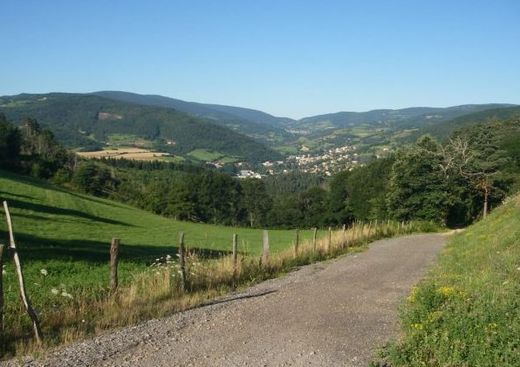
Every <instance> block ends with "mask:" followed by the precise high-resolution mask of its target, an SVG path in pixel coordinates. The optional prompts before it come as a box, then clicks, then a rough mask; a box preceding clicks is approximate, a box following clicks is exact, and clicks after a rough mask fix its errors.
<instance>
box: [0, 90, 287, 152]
mask: <svg viewBox="0 0 520 367" xmlns="http://www.w3.org/2000/svg"><path fill="white" fill-rule="evenodd" d="M0 112H3V113H5V115H6V116H7V118H8V120H11V121H13V122H20V121H21V120H22V119H23V118H25V117H32V118H36V119H37V120H38V121H39V122H40V124H41V125H42V126H44V127H48V128H49V129H50V130H51V131H53V132H54V134H55V135H56V137H57V138H58V140H59V141H60V142H62V143H63V144H65V145H67V146H68V147H73V148H81V147H89V146H91V147H92V146H97V147H100V146H104V145H106V144H107V143H111V142H113V141H117V142H118V143H119V144H123V145H124V143H126V144H127V145H140V146H144V147H151V148H155V149H160V150H162V151H167V152H170V153H174V154H178V155H187V154H188V153H190V152H191V151H193V150H196V149H206V150H209V151H214V152H218V153H221V154H222V155H227V156H229V157H235V158H237V159H240V160H246V161H251V162H259V161H263V160H271V159H279V158H280V155H279V153H277V152H275V151H273V150H271V149H269V148H267V147H266V146H264V145H263V144H261V143H259V142H257V141H255V140H253V139H252V138H250V137H247V136H245V135H242V134H239V133H237V132H235V131H233V130H231V129H229V128H227V127H223V126H218V125H215V124H213V123H211V122H210V121H208V120H206V119H201V118H197V117H193V116H191V115H188V114H186V113H184V112H180V111H177V110H174V109H171V108H166V107H156V106H143V105H138V104H135V103H128V102H122V101H116V100H113V99H109V98H104V97H100V96H96V95H92V94H66V93H49V94H39V95H30V94H20V95H18V96H12V97H1V98H0Z"/></svg>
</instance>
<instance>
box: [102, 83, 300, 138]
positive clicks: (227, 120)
mask: <svg viewBox="0 0 520 367" xmlns="http://www.w3.org/2000/svg"><path fill="white" fill-rule="evenodd" d="M93 94H95V95H98V96H102V97H106V98H110V99H113V100H117V101H123V102H131V103H137V104H140V105H144V106H157V107H166V108H172V109H175V110H177V111H181V112H185V113H188V114H190V115H193V116H197V117H202V118H206V119H208V120H210V121H212V122H213V123H215V124H217V125H221V126H226V127H228V128H230V129H233V130H235V131H237V132H240V133H243V134H246V135H248V136H251V137H254V138H255V139H258V140H260V141H262V142H266V143H269V144H276V143H280V142H282V141H285V140H288V139H291V138H294V136H293V135H292V134H290V133H289V132H287V131H286V130H285V129H283V127H282V125H281V124H282V123H283V122H287V121H291V119H288V118H284V117H275V116H272V115H269V114H267V113H265V112H261V111H257V110H253V109H248V108H240V107H231V106H222V105H215V104H204V103H197V102H186V101H182V100H180V99H174V98H169V97H163V96H157V95H142V94H136V93H128V92H121V91H101V92H95V93H93Z"/></svg>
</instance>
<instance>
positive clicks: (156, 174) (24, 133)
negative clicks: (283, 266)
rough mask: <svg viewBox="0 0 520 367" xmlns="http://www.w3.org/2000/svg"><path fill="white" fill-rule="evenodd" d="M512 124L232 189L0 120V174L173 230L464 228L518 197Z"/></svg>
mask: <svg viewBox="0 0 520 367" xmlns="http://www.w3.org/2000/svg"><path fill="white" fill-rule="evenodd" d="M519 141H520V120H518V119H512V120H508V121H503V122H494V123H488V124H481V125H476V126H472V127H469V128H465V129H462V130H459V131H457V132H455V133H454V134H453V135H452V136H451V137H450V138H449V139H447V140H446V141H445V142H444V143H443V144H441V143H439V142H437V141H435V140H434V139H433V138H431V137H429V136H423V137H421V138H419V139H418V140H417V141H416V142H415V144H412V145H410V146H407V147H404V148H402V149H400V150H399V151H398V152H396V153H395V154H394V155H392V156H390V157H388V158H384V159H378V160H374V161H373V162H371V163H369V164H367V165H365V166H362V167H358V168H355V169H353V170H351V171H345V172H341V173H339V174H337V175H336V176H334V177H332V178H328V179H326V180H325V179H324V178H321V177H319V176H316V175H311V174H302V173H290V174H286V175H279V176H270V177H267V178H265V179H262V180H260V179H245V180H238V179H236V178H234V177H232V176H230V175H228V174H226V173H223V172H218V171H216V170H211V169H207V168H204V167H197V166H191V165H183V164H173V163H164V162H138V161H128V160H114V159H112V160H110V159H107V160H102V161H93V160H85V159H80V158H78V157H77V156H76V155H75V154H73V153H71V152H69V151H67V150H66V149H64V148H63V147H61V146H60V145H59V144H58V143H57V142H56V140H55V139H54V136H53V135H52V133H51V132H50V131H48V130H46V129H42V128H41V127H40V125H39V124H38V122H37V121H36V120H34V119H26V120H24V121H23V123H22V124H21V126H20V127H16V126H14V125H13V124H11V123H9V122H8V121H7V120H6V118H5V116H3V115H1V114H0V168H2V169H8V170H14V171H17V172H22V173H25V174H29V175H32V176H34V177H39V178H43V179H49V180H52V181H53V182H55V183H57V184H60V185H64V186H66V187H68V188H71V189H74V190H78V191H82V192H86V193H89V194H93V195H97V196H101V197H108V198H111V199H114V200H117V201H120V202H123V203H128V204H131V205H134V206H137V207H140V208H143V209H146V210H149V211H151V212H154V213H157V214H161V215H164V216H167V217H171V218H176V219H179V220H188V221H194V222H204V223H215V224H225V225H237V226H238V225H240V226H252V227H280V228H295V227H298V228H310V227H314V226H318V227H323V226H339V225H342V224H349V223H352V222H353V221H356V220H359V221H370V220H386V219H395V220H400V221H407V220H425V221H431V222H435V223H437V224H439V225H444V226H449V227H458V226H465V225H467V224H469V223H471V222H473V221H474V220H475V219H477V218H478V217H480V216H482V215H485V214H486V213H487V211H489V210H491V209H492V208H494V207H495V206H496V205H497V204H498V203H500V202H501V200H503V198H504V197H505V196H506V195H507V194H508V193H510V192H512V191H516V190H517V189H518V188H519V182H520V181H519V173H520V145H519V144H518V142H519Z"/></svg>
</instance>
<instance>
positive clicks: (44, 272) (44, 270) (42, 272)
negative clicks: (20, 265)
mask: <svg viewBox="0 0 520 367" xmlns="http://www.w3.org/2000/svg"><path fill="white" fill-rule="evenodd" d="M40 274H41V275H43V276H44V277H46V276H47V275H49V273H48V272H47V269H40Z"/></svg>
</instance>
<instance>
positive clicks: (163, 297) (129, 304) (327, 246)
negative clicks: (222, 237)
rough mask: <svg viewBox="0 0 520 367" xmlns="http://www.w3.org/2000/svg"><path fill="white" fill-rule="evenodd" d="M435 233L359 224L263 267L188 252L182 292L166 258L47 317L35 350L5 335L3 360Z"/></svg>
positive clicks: (20, 336) (25, 337)
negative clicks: (395, 239)
mask: <svg viewBox="0 0 520 367" xmlns="http://www.w3.org/2000/svg"><path fill="white" fill-rule="evenodd" d="M431 229H432V228H431V226H429V227H428V225H427V226H426V227H425V226H424V225H423V224H419V223H407V224H404V223H395V222H386V223H383V224H379V225H374V224H366V223H365V224H363V223H356V224H354V225H353V226H352V227H350V228H349V229H347V230H345V231H343V230H339V231H333V232H331V233H330V239H329V235H326V236H323V237H322V238H321V239H318V240H317V242H316V244H315V245H314V244H313V243H312V241H306V242H303V243H301V244H300V245H299V247H298V252H297V253H296V252H295V250H294V248H288V249H287V250H284V251H282V252H279V253H276V254H274V255H271V257H270V258H269V261H268V263H264V264H262V263H261V261H260V259H259V257H258V256H250V255H247V254H241V255H239V256H238V261H237V263H236V265H235V264H234V262H233V258H232V256H225V257H222V258H220V259H216V260H201V259H199V258H198V256H197V255H196V254H194V253H188V256H187V261H186V264H187V265H186V266H187V289H186V291H182V288H181V284H180V277H179V265H178V262H177V261H174V260H173V259H172V258H162V259H160V261H158V262H156V263H154V264H152V266H151V267H150V268H149V269H148V270H147V271H146V272H144V273H141V274H136V275H135V276H134V279H133V281H132V282H131V285H129V286H128V287H122V288H119V289H118V291H117V292H116V293H115V294H112V295H110V294H101V295H100V296H99V298H98V299H96V300H94V301H93V300H92V298H91V297H83V298H82V297H81V296H78V297H76V298H75V300H74V302H73V303H71V304H70V305H69V306H67V307H62V308H60V309H55V310H54V311H52V312H46V313H45V318H44V319H42V320H41V322H42V327H43V330H44V334H45V335H44V336H45V341H44V345H42V346H38V345H35V344H34V343H33V342H32V339H31V337H30V330H27V328H25V329H23V327H22V326H20V330H11V333H6V335H5V337H6V338H5V339H4V340H5V341H6V344H5V345H4V357H6V356H13V355H25V354H39V353H42V352H44V351H45V349H46V348H48V347H50V346H55V345H58V344H69V343H71V342H73V341H76V340H79V339H82V338H85V337H86V336H89V335H94V334H97V333H99V332H100V331H102V330H106V329H109V328H113V327H118V326H126V325H131V324H135V323H137V322H139V321H142V320H146V319H150V318H154V317H161V316H166V315H169V314H172V313H175V312H179V311H183V310H187V309H189V308H193V307H196V306H200V305H202V304H204V303H205V302H207V301H209V300H211V299H215V298H216V297H219V296H222V295H224V294H226V293H228V292H229V291H231V290H233V289H236V288H237V287H247V286H249V285H251V284H253V283H257V282H260V281H262V280H265V279H268V278H273V277H276V276H278V275H280V274H282V273H284V272H287V271H290V270H291V269H294V267H295V266H300V265H305V264H310V263H313V262H317V261H321V260H325V259H329V258H333V257H336V256H338V255H342V254H345V253H347V252H351V251H359V250H360V249H361V248H363V245H365V244H367V243H369V242H371V241H373V240H376V239H378V238H383V237H391V236H396V235H402V234H407V233H412V232H418V231H421V232H422V231H425V230H431Z"/></svg>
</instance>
